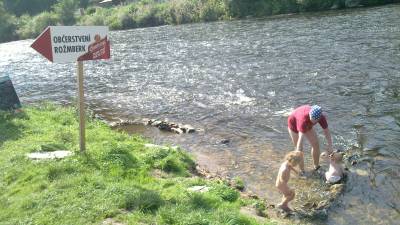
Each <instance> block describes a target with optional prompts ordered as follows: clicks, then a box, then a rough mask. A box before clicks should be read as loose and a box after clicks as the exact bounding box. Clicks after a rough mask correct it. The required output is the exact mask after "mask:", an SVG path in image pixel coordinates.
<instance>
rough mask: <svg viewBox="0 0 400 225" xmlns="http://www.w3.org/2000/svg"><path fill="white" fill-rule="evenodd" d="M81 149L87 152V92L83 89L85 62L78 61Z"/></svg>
mask: <svg viewBox="0 0 400 225" xmlns="http://www.w3.org/2000/svg"><path fill="white" fill-rule="evenodd" d="M77 66H78V71H77V72H78V109H79V149H80V150H81V152H85V150H86V147H85V146H86V145H85V93H84V91H83V90H84V89H83V62H82V61H78V62H77Z"/></svg>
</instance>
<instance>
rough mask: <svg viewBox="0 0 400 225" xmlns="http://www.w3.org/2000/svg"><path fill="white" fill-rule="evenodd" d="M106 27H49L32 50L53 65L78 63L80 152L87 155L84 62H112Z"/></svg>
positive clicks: (34, 43)
mask: <svg viewBox="0 0 400 225" xmlns="http://www.w3.org/2000/svg"><path fill="white" fill-rule="evenodd" d="M107 35H108V27H105V26H49V27H47V28H46V29H45V30H44V31H43V32H42V33H41V34H40V35H39V37H38V38H36V40H35V41H34V42H33V44H32V45H31V47H32V48H33V49H35V50H36V51H38V52H39V53H40V54H42V55H43V56H44V57H46V58H47V59H48V60H50V61H51V62H56V63H67V62H77V75H78V76H77V80H78V82H77V83H78V109H79V148H80V151H81V152H85V150H86V144H85V99H84V97H85V96H84V85H83V83H84V82H83V80H84V79H83V61H86V60H98V59H109V58H110V42H109V40H108V38H107Z"/></svg>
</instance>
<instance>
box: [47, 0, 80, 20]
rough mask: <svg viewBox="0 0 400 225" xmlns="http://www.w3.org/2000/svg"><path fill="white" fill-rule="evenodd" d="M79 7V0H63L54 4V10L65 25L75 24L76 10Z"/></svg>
mask: <svg viewBox="0 0 400 225" xmlns="http://www.w3.org/2000/svg"><path fill="white" fill-rule="evenodd" d="M77 8H78V1H77V0H61V1H60V2H58V3H57V4H55V5H54V6H53V10H54V12H55V13H56V14H57V16H58V17H59V19H60V22H61V23H62V24H63V25H73V24H75V15H74V14H75V11H76V9H77Z"/></svg>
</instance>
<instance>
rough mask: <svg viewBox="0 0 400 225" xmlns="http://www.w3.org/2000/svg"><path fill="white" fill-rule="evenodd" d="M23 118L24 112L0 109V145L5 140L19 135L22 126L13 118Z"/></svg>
mask: <svg viewBox="0 0 400 225" xmlns="http://www.w3.org/2000/svg"><path fill="white" fill-rule="evenodd" d="M24 118H27V115H26V114H25V113H24V112H20V113H17V114H15V113H12V112H9V111H0V147H2V146H3V144H4V142H6V141H9V140H16V139H18V138H20V137H21V134H22V129H23V128H24V127H23V126H22V125H17V124H16V123H15V120H16V119H24Z"/></svg>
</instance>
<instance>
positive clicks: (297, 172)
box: [289, 166, 300, 175]
mask: <svg viewBox="0 0 400 225" xmlns="http://www.w3.org/2000/svg"><path fill="white" fill-rule="evenodd" d="M289 168H290V169H291V170H293V172H295V173H296V175H299V174H300V173H299V171H297V170H296V169H295V168H293V167H292V166H290V167H289Z"/></svg>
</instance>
